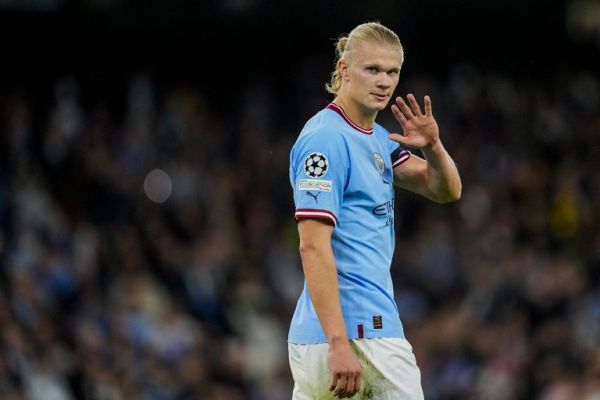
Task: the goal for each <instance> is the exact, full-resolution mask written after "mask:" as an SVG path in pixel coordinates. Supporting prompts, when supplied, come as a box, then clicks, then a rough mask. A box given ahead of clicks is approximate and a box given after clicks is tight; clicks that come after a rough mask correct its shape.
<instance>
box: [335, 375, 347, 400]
mask: <svg viewBox="0 0 600 400" xmlns="http://www.w3.org/2000/svg"><path fill="white" fill-rule="evenodd" d="M347 384H348V379H347V378H346V374H342V376H340V379H339V380H338V384H337V388H336V389H335V392H333V394H334V395H336V396H337V397H339V398H340V399H341V398H342V396H344V395H345V394H346V385H347Z"/></svg>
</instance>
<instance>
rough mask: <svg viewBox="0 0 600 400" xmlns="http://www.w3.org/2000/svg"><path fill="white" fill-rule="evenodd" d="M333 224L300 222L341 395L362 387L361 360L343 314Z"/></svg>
mask: <svg viewBox="0 0 600 400" xmlns="http://www.w3.org/2000/svg"><path fill="white" fill-rule="evenodd" d="M332 231H333V226H331V225H329V224H326V223H324V222H322V221H320V220H314V219H304V220H300V222H298V233H299V235H300V256H301V258H302V267H303V269H304V276H305V278H306V285H307V287H308V291H309V293H310V297H311V300H312V303H313V306H314V307H315V311H316V313H317V316H318V317H319V321H320V322H321V326H322V327H323V331H324V332H325V335H326V336H327V341H328V343H329V356H328V357H329V358H328V361H329V369H330V370H331V375H332V380H331V385H330V388H329V389H330V390H332V391H334V394H335V395H336V396H338V397H339V398H344V397H352V396H353V395H354V394H355V393H356V392H358V390H359V389H360V364H359V363H358V360H357V359H356V356H355V355H354V353H353V352H352V349H351V348H350V343H349V341H348V334H347V332H346V325H345V323H344V318H343V316H342V307H341V304H340V295H339V286H338V277H337V270H336V266H335V259H334V257H333V251H332V249H331V233H332Z"/></svg>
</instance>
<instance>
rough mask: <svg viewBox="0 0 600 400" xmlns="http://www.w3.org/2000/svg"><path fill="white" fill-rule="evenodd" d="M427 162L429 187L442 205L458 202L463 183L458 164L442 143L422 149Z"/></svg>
mask: <svg viewBox="0 0 600 400" xmlns="http://www.w3.org/2000/svg"><path fill="white" fill-rule="evenodd" d="M422 152H423V156H424V157H425V159H426V160H427V186H428V188H429V190H430V191H431V193H432V194H433V195H434V196H435V199H436V200H437V201H438V202H440V203H447V202H451V201H456V200H458V199H459V198H460V196H461V191H462V183H461V181H460V175H459V174H458V170H457V168H456V164H455V163H454V161H453V160H452V158H451V157H450V155H449V154H448V152H447V151H446V149H444V146H443V145H442V143H441V142H440V141H438V142H437V143H436V144H435V145H433V146H431V147H428V148H424V149H422Z"/></svg>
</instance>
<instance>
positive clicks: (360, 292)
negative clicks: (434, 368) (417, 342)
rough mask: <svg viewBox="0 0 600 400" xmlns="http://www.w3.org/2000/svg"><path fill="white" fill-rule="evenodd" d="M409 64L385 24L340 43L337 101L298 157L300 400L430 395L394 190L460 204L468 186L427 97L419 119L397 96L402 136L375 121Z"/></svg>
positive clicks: (305, 137)
mask: <svg viewBox="0 0 600 400" xmlns="http://www.w3.org/2000/svg"><path fill="white" fill-rule="evenodd" d="M403 60H404V52H403V48H402V45H401V43H400V40H399V39H398V36H397V35H396V34H395V33H394V32H393V31H391V30H390V29H388V28H386V27H385V26H383V25H381V24H379V23H375V22H369V23H365V24H362V25H359V26H357V27H356V28H354V29H353V30H352V32H350V34H349V35H348V36H345V37H342V38H340V39H339V41H338V43H337V62H336V68H335V71H334V72H333V74H332V79H331V82H330V83H329V84H328V85H327V90H328V91H329V92H330V93H332V94H333V95H334V96H335V98H334V100H333V102H332V103H330V104H329V105H327V107H326V108H325V109H323V110H321V111H319V112H318V113H317V114H316V115H315V116H313V117H312V118H311V119H310V120H309V121H308V122H307V123H306V125H305V126H304V128H303V130H302V132H301V133H300V135H299V137H298V139H297V141H296V143H295V144H294V146H293V148H292V150H291V154H290V182H291V184H292V187H293V190H294V202H295V205H296V211H295V218H296V219H297V221H298V232H299V236H300V254H301V258H302V265H303V269H304V274H305V278H306V281H305V286H304V290H303V292H302V294H301V296H300V299H299V301H298V305H297V307H296V311H295V313H294V317H293V320H292V323H291V327H290V332H289V338H288V342H289V358H290V366H291V369H292V375H293V377H294V381H295V387H294V392H293V399H294V400H308V399H311V400H312V399H331V398H334V397H336V398H360V399H363V398H372V399H380V400H385V399H389V400H400V399H411V400H412V399H422V398H423V391H422V388H421V383H420V372H419V369H418V367H417V364H416V360H415V357H414V355H413V353H412V348H411V346H410V344H409V343H408V341H407V340H406V338H405V337H404V331H403V328H402V323H401V322H400V318H399V315H398V309H397V306H396V304H395V301H394V295H393V285H392V281H391V276H390V265H391V260H392V255H393V251H394V243H395V238H394V210H393V206H394V190H393V187H392V183H393V184H395V185H397V186H399V187H401V188H404V189H407V190H410V191H413V192H416V193H419V194H420V195H423V196H425V197H427V198H428V199H431V200H433V201H436V202H440V203H444V202H450V201H455V200H457V199H459V198H460V193H461V182H460V177H459V175H458V171H457V169H456V166H455V165H454V162H453V161H452V159H451V158H450V156H449V155H448V153H447V152H446V150H445V149H444V147H443V146H442V142H441V141H440V137H439V129H438V125H437V123H436V121H435V119H434V117H433V114H432V106H431V100H430V99H429V97H428V96H425V98H424V105H425V107H424V112H423V111H422V110H421V108H420V107H419V105H418V103H417V101H416V99H415V97H414V96H413V95H412V94H409V95H408V96H407V100H408V101H405V100H404V99H403V98H401V97H397V98H396V101H395V104H394V105H392V112H393V113H394V115H395V117H396V119H397V120H398V122H399V123H400V126H401V127H402V130H403V134H390V133H389V132H388V131H387V130H386V129H385V128H383V127H382V126H380V125H379V124H377V123H375V119H376V117H377V114H378V112H379V111H381V110H383V109H384V108H385V107H386V106H387V104H388V102H389V100H390V99H391V98H392V94H393V92H394V90H395V88H396V86H397V84H398V78H399V75H400V68H401V66H402V63H403ZM404 147H410V148H413V149H418V150H420V151H421V153H422V154H423V156H424V158H420V157H418V156H415V155H412V154H411V153H409V152H408V151H407V150H405V149H404Z"/></svg>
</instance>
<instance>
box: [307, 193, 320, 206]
mask: <svg viewBox="0 0 600 400" xmlns="http://www.w3.org/2000/svg"><path fill="white" fill-rule="evenodd" d="M306 194H307V195H308V196H310V197H312V198H313V199H315V203H319V199H317V197H319V195H320V194H321V192H317V194H313V193H312V192H311V191H310V190H309V191H307V192H306Z"/></svg>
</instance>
